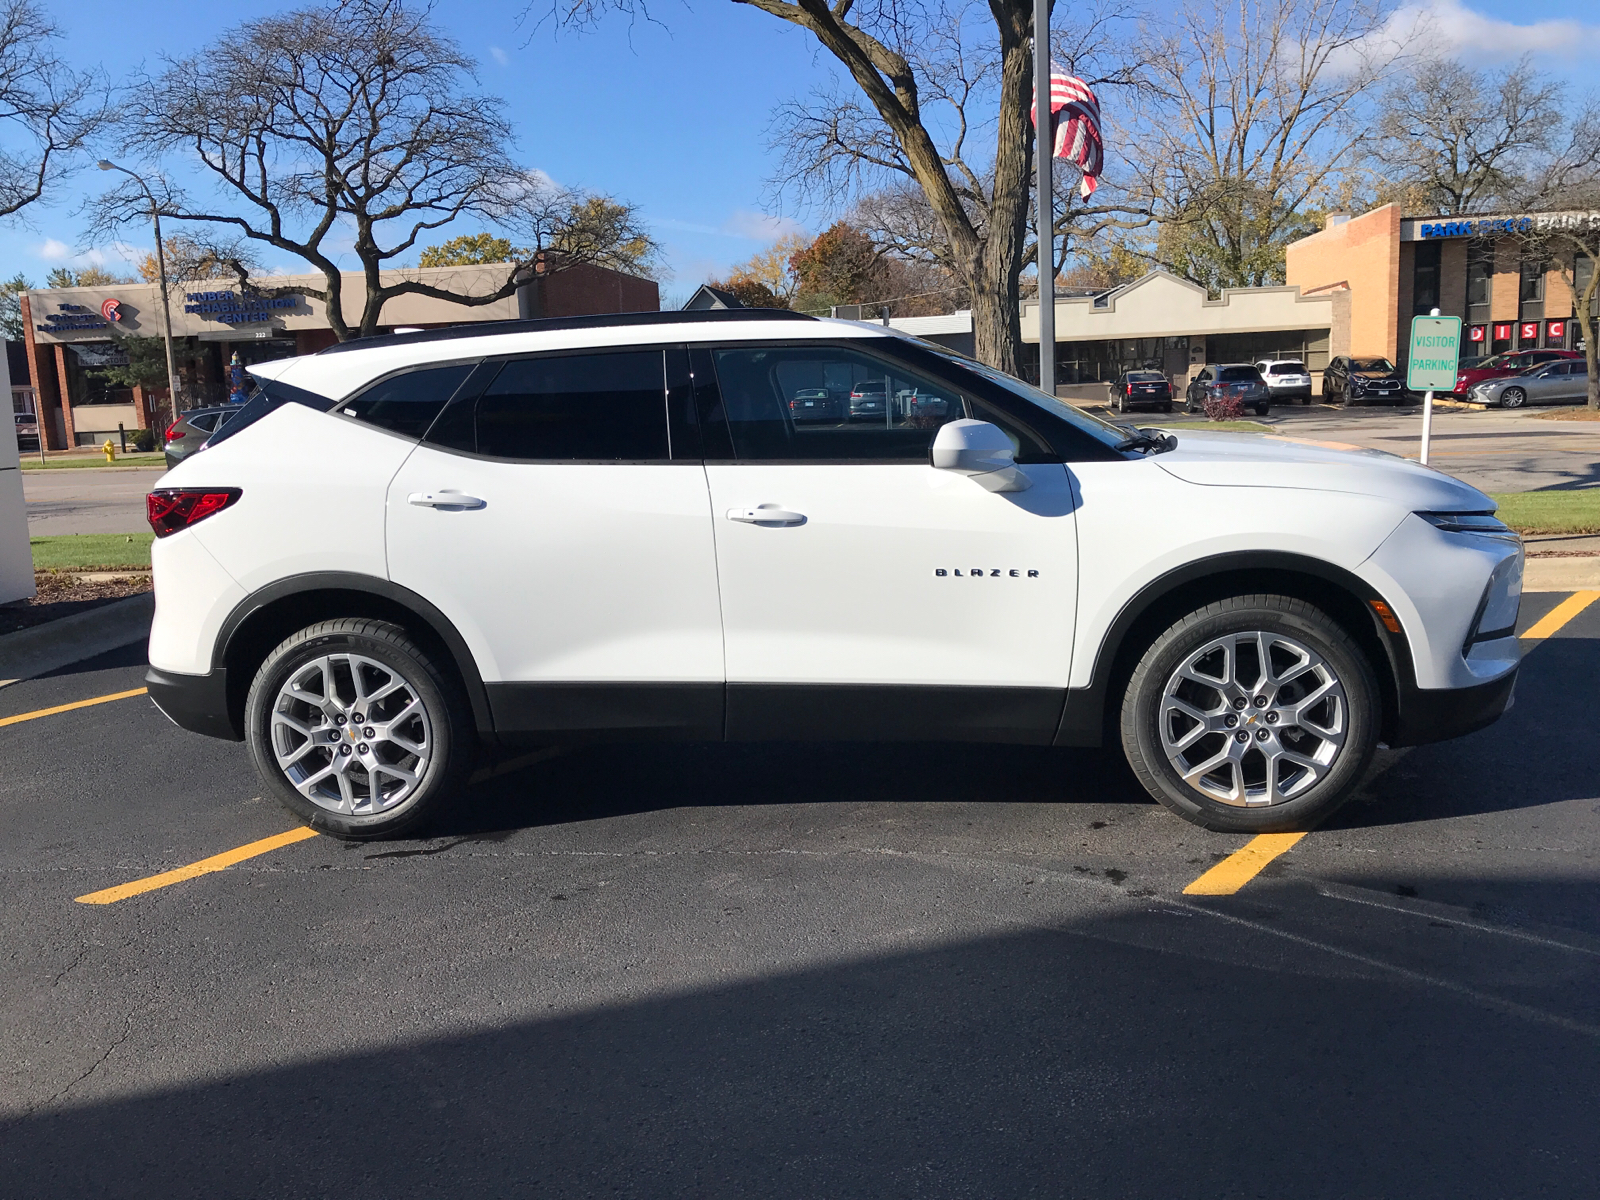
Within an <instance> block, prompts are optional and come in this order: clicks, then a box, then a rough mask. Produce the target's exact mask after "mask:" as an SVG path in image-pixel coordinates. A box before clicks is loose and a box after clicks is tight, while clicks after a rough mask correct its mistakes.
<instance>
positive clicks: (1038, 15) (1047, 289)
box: [1033, 0, 1056, 396]
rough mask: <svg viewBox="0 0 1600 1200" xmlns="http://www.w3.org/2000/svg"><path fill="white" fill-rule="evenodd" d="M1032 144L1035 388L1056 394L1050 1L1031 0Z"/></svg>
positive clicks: (1054, 222) (1054, 221)
mask: <svg viewBox="0 0 1600 1200" xmlns="http://www.w3.org/2000/svg"><path fill="white" fill-rule="evenodd" d="M1033 111H1034V120H1033V142H1034V156H1033V157H1034V162H1035V165H1036V166H1037V167H1038V172H1039V174H1038V212H1037V214H1036V216H1035V220H1036V221H1037V222H1038V225H1039V389H1040V390H1041V391H1043V392H1044V393H1045V394H1047V395H1050V396H1054V395H1055V394H1056V261H1055V260H1056V238H1055V231H1056V220H1055V203H1054V200H1055V198H1054V196H1052V195H1051V184H1050V154H1051V152H1052V151H1053V150H1054V149H1055V146H1054V144H1053V143H1054V139H1053V138H1051V136H1050V133H1051V128H1050V126H1051V121H1050V0H1033Z"/></svg>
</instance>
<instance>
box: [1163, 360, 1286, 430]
mask: <svg viewBox="0 0 1600 1200" xmlns="http://www.w3.org/2000/svg"><path fill="white" fill-rule="evenodd" d="M1225 397H1233V398H1235V399H1237V400H1238V401H1239V403H1240V404H1241V405H1243V406H1244V407H1245V408H1253V409H1255V410H1256V416H1258V417H1264V416H1266V415H1267V409H1268V408H1269V407H1270V406H1271V404H1272V393H1271V392H1269V391H1268V390H1267V382H1266V380H1264V379H1262V378H1261V372H1260V371H1258V370H1256V368H1255V367H1254V366H1253V365H1252V364H1250V363H1207V364H1206V365H1205V366H1203V367H1201V368H1200V374H1198V375H1196V376H1195V377H1194V379H1192V380H1191V381H1190V383H1189V389H1188V391H1187V392H1186V393H1185V396H1184V404H1183V411H1184V412H1190V413H1192V412H1200V411H1201V410H1202V409H1204V408H1205V406H1206V401H1207V400H1219V399H1223V398H1225Z"/></svg>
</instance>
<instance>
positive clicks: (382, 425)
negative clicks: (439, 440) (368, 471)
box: [339, 363, 472, 438]
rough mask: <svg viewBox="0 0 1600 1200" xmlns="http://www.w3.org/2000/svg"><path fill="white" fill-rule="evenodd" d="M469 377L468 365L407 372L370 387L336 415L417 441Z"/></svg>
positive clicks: (342, 407)
mask: <svg viewBox="0 0 1600 1200" xmlns="http://www.w3.org/2000/svg"><path fill="white" fill-rule="evenodd" d="M470 374H472V366H471V364H470V363H458V364H456V365H455V366H449V367H429V368H427V369H426V370H422V371H407V372H406V373H405V374H404V375H395V376H392V377H391V378H389V379H384V380H381V381H380V382H378V383H375V384H373V385H372V386H371V387H369V388H368V389H367V390H366V391H364V392H362V393H361V394H360V395H359V396H357V397H356V398H355V399H354V400H348V401H346V402H345V403H344V404H341V405H340V406H339V411H340V412H342V413H343V414H344V415H345V416H347V417H354V418H355V419H356V420H358V421H365V422H366V423H367V424H369V425H376V426H377V427H378V428H379V429H387V430H389V431H390V432H391V433H398V434H400V435H401V436H403V437H409V438H420V437H421V436H422V435H423V434H425V433H427V432H428V426H429V425H432V424H433V419H434V418H435V417H437V416H438V415H439V411H440V410H441V409H442V408H444V406H445V405H446V404H447V403H448V402H449V400H450V397H451V396H453V395H454V394H455V390H456V389H457V388H458V387H460V386H461V384H462V383H463V382H464V381H465V380H466V378H467V376H468V375H470Z"/></svg>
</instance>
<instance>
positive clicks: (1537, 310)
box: [1517, 256, 1550, 322]
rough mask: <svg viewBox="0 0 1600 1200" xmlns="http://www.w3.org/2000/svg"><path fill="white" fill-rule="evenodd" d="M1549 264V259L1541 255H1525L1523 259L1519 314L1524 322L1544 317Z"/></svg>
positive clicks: (1519, 282)
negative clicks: (1545, 278) (1545, 287)
mask: <svg viewBox="0 0 1600 1200" xmlns="http://www.w3.org/2000/svg"><path fill="white" fill-rule="evenodd" d="M1549 266H1550V264H1549V261H1548V260H1546V259H1544V258H1541V257H1533V256H1524V258H1523V259H1522V266H1521V272H1520V276H1521V277H1520V279H1519V281H1518V286H1517V300H1518V312H1517V315H1518V317H1519V319H1520V320H1522V321H1524V322H1526V321H1540V320H1543V319H1544V273H1545V271H1546V270H1548V269H1549Z"/></svg>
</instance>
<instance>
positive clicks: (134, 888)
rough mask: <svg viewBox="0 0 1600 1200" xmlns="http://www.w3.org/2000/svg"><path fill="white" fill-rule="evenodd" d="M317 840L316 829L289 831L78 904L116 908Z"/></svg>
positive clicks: (94, 894) (83, 898) (108, 890)
mask: <svg viewBox="0 0 1600 1200" xmlns="http://www.w3.org/2000/svg"><path fill="white" fill-rule="evenodd" d="M316 836H317V831H316V830H315V829H307V828H305V827H304V826H302V827H301V828H299V829H290V830H287V831H286V832H284V833H278V834H274V835H273V836H272V837H269V838H262V839H261V840H260V841H259V842H250V843H249V844H248V845H244V846H239V847H236V848H235V849H232V850H226V851H224V852H223V853H221V854H213V855H212V856H211V857H210V858H202V859H201V860H200V861H199V862H192V863H190V864H189V865H188V866H186V867H178V868H176V869H175V870H172V871H163V872H162V873H161V874H159V875H151V876H149V877H147V878H145V879H135V880H134V881H133V882H132V883H123V884H119V885H118V886H116V887H113V888H106V889H105V890H104V891H103V892H90V893H89V894H88V895H87V896H79V897H77V901H78V903H79V904H115V903H116V902H117V901H118V900H126V899H127V898H128V897H129V896H137V895H139V894H140V893H141V892H153V891H155V890H156V889H157V888H164V887H169V886H170V885H172V884H174V883H182V882H183V881H184V880H185V879H193V878H195V877H196V876H197V875H209V874H211V872H213V871H221V870H225V869H226V868H228V867H231V866H233V864H234V863H241V862H243V861H244V860H245V859H247V858H254V857H256V855H258V854H267V853H269V852H271V851H273V850H276V849H278V848H279V847H281V846H291V845H293V844H294V843H295V842H303V841H305V840H306V839H307V838H314V837H316Z"/></svg>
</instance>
